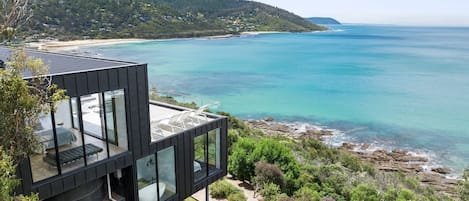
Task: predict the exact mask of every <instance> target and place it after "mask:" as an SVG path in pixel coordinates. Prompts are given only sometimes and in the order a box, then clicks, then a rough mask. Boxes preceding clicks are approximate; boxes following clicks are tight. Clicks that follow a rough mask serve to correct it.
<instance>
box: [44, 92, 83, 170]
mask: <svg viewBox="0 0 469 201" xmlns="http://www.w3.org/2000/svg"><path fill="white" fill-rule="evenodd" d="M73 104H76V103H73ZM56 107H57V110H56V112H55V113H54V115H55V129H56V132H57V145H58V148H59V152H58V154H59V157H60V162H59V164H60V166H61V168H62V173H64V172H69V171H71V170H74V169H77V168H79V167H83V166H84V165H85V162H84V159H83V146H82V145H83V141H82V140H81V136H82V135H81V133H80V130H79V129H76V128H73V122H72V119H73V117H72V112H71V108H72V102H71V100H64V101H61V102H59V103H58V104H57V106H56ZM44 161H45V162H47V163H49V164H50V165H51V166H57V162H56V160H55V154H54V155H48V157H47V160H46V159H44Z"/></svg>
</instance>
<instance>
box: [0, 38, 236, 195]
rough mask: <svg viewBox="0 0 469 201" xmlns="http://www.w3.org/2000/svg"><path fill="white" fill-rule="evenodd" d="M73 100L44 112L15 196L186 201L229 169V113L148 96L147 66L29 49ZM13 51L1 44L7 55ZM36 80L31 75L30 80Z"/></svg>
mask: <svg viewBox="0 0 469 201" xmlns="http://www.w3.org/2000/svg"><path fill="white" fill-rule="evenodd" d="M28 55H30V56H34V57H37V58H41V59H42V60H43V61H44V62H45V63H46V64H47V65H48V66H49V76H50V78H51V80H52V82H53V83H55V84H57V85H58V86H59V87H60V88H63V89H65V90H66V91H67V96H68V98H67V99H66V100H63V101H61V102H60V103H58V104H57V105H56V108H57V109H56V110H55V112H51V113H48V114H41V115H40V123H38V124H37V125H36V126H35V134H36V135H37V137H38V139H39V140H40V142H41V143H42V149H41V150H37V151H36V153H35V154H33V155H31V156H30V157H29V158H27V159H25V160H24V161H23V162H22V163H21V164H20V166H19V167H18V172H17V174H18V176H19V178H21V181H22V182H21V185H20V186H18V188H17V189H16V191H15V192H16V193H18V194H19V193H25V194H28V193H29V192H37V193H39V196H40V198H41V200H51V201H56V200H57V201H58V200H60V201H62V200H93V201H94V200H129V201H132V200H136V201H137V200H140V201H156V200H158V201H160V200H161V201H163V200H184V199H185V198H187V197H189V196H191V195H192V194H193V193H195V192H197V191H200V190H202V189H204V188H206V187H207V186H208V185H209V184H211V183H213V182H214V181H216V180H218V179H220V178H222V177H223V176H225V175H226V173H227V171H226V170H227V126H228V120H227V118H225V117H223V116H218V115H214V114H209V113H205V112H203V110H202V109H199V110H191V109H187V108H182V107H178V106H174V105H169V104H165V103H160V102H154V101H150V100H149V87H148V76H147V65H146V64H139V63H132V62H124V61H115V60H107V59H97V58H89V57H81V56H71V55H65V54H56V53H46V52H40V51H34V50H30V51H28ZM9 56H10V49H7V48H4V47H0V59H1V60H4V61H6V60H8V57H9ZM28 78H30V75H28V73H25V77H24V79H28Z"/></svg>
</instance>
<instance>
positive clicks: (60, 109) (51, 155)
mask: <svg viewBox="0 0 469 201" xmlns="http://www.w3.org/2000/svg"><path fill="white" fill-rule="evenodd" d="M125 110H126V108H125V94H124V90H115V91H109V92H104V93H95V94H91V95H85V96H81V97H80V98H77V97H72V98H70V99H67V100H63V101H61V102H59V103H57V104H56V110H55V111H54V112H52V113H51V114H43V115H40V119H39V123H38V124H37V125H36V126H35V134H36V136H37V137H38V139H39V141H40V142H41V143H42V148H41V150H37V153H35V154H33V155H31V156H30V162H31V169H32V171H31V172H32V174H33V182H36V181H40V180H43V179H45V178H49V177H51V176H54V175H57V174H60V173H65V172H69V171H71V170H74V169H77V168H79V167H83V166H85V164H92V163H95V162H97V161H100V160H104V159H106V158H108V157H110V156H113V155H117V154H120V153H123V152H124V151H126V150H127V149H128V142H127V122H126V112H125ZM52 117H54V118H52ZM53 128H55V131H56V132H55V134H56V136H57V137H56V138H54V129H53ZM83 142H84V143H83ZM85 162H86V163H85ZM155 170H156V169H155Z"/></svg>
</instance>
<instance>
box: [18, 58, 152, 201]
mask: <svg viewBox="0 0 469 201" xmlns="http://www.w3.org/2000/svg"><path fill="white" fill-rule="evenodd" d="M146 72H147V71H146V65H139V66H137V65H135V66H128V67H122V68H115V69H106V70H99V71H90V72H82V73H74V74H67V75H58V76H54V77H52V82H53V83H54V84H57V85H58V87H60V88H64V89H66V91H67V95H68V96H70V97H78V96H82V95H87V94H93V93H97V92H103V91H110V90H117V89H124V90H125V92H126V111H127V114H126V115H127V124H128V126H127V127H128V141H129V152H128V153H124V154H120V155H118V156H113V157H112V158H111V159H109V160H104V161H99V162H97V163H94V164H90V165H89V166H87V167H84V168H80V169H77V170H74V171H71V172H67V173H64V174H62V175H59V176H55V177H52V178H49V179H46V180H43V181H39V182H37V183H34V184H33V183H32V175H31V167H30V164H29V161H28V160H26V161H25V162H22V163H21V164H20V166H19V167H18V176H19V177H20V178H21V179H22V183H21V185H20V186H19V187H18V188H17V190H16V192H17V193H29V192H31V191H32V192H38V193H39V195H40V198H41V199H47V198H50V197H53V196H55V195H58V194H60V193H63V192H65V191H68V190H71V189H73V188H76V187H78V186H80V185H84V184H86V183H87V182H90V181H94V180H96V179H98V178H101V177H103V176H105V175H106V174H108V173H112V172H115V171H116V170H117V169H122V168H125V167H129V166H131V165H133V164H134V158H135V157H134V156H132V154H137V155H136V156H140V155H141V153H142V149H143V150H144V151H146V152H148V146H149V143H147V146H146V148H145V147H143V148H142V146H140V144H139V143H140V142H141V141H142V140H141V139H140V136H148V133H149V125H148V122H149V116H148V92H147V90H148V88H147V86H146V84H144V82H145V81H146V79H147V78H146ZM142 77H143V78H142ZM137 97H140V98H137ZM145 105H146V106H147V107H146V109H145V107H142V106H145ZM145 114H146V115H145ZM145 125H146V127H147V128H146V127H145ZM145 141H149V139H146V140H145ZM133 142H135V143H133ZM130 143H133V144H130ZM129 182H131V183H129V184H131V185H134V183H133V182H134V181H133V180H129Z"/></svg>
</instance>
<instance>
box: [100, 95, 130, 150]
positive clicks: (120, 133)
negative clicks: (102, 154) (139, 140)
mask: <svg viewBox="0 0 469 201" xmlns="http://www.w3.org/2000/svg"><path fill="white" fill-rule="evenodd" d="M104 108H105V112H106V128H107V136H108V140H109V151H110V155H111V156H113V155H115V154H119V153H122V152H123V151H125V150H127V149H128V141H127V121H126V113H125V96H124V90H115V91H109V92H104Z"/></svg>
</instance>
